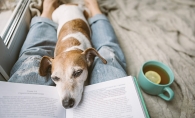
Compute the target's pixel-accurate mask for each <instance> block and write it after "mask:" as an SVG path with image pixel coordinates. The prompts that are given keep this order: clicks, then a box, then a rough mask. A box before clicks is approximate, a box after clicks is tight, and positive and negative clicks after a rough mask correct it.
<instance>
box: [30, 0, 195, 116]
mask: <svg viewBox="0 0 195 118" xmlns="http://www.w3.org/2000/svg"><path fill="white" fill-rule="evenodd" d="M62 2H64V1H62ZM66 2H77V3H78V2H82V1H81V0H79V1H78V0H69V1H67V0H66ZM98 2H99V5H100V8H101V10H102V11H103V12H104V13H105V15H106V16H107V17H108V18H109V20H110V22H111V24H112V26H113V27H114V30H115V32H116V34H117V37H118V40H119V43H120V46H121V48H122V50H123V52H124V54H125V58H126V62H127V73H128V75H132V76H135V77H137V75H138V73H139V71H140V68H141V66H142V64H143V63H144V62H146V61H149V60H157V61H160V62H163V63H165V64H166V65H168V66H169V67H170V68H171V69H172V71H173V72H174V76H175V81H174V82H173V84H172V85H171V88H172V89H173V91H174V93H175V96H174V98H173V100H172V101H169V102H167V101H164V100H162V99H161V98H159V97H157V96H151V95H148V94H146V93H144V92H142V94H143V97H144V100H145V103H146V106H147V109H148V112H149V114H150V116H151V117H152V118H195V1H194V0H99V1H98ZM41 4H42V2H41V1H40V0H31V3H30V6H29V7H30V11H31V15H32V16H35V15H40V11H41Z"/></svg>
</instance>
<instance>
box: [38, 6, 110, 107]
mask: <svg viewBox="0 0 195 118" xmlns="http://www.w3.org/2000/svg"><path fill="white" fill-rule="evenodd" d="M87 16H88V12H87V10H86V9H85V8H84V7H82V6H80V5H76V4H63V5H60V6H59V7H58V8H56V10H55V11H54V12H53V14H52V19H53V21H54V22H56V23H58V29H57V38H58V41H57V44H56V47H55V51H54V58H51V57H48V56H43V57H42V59H41V62H40V67H39V74H40V75H41V76H46V75H47V74H48V73H49V72H50V73H51V78H52V80H53V81H54V83H55V84H56V88H57V91H58V93H59V96H60V99H61V100H62V105H63V107H64V108H66V109H68V108H75V107H76V106H78V104H79V102H80V101H81V98H82V93H83V88H84V83H85V81H86V79H87V77H88V68H89V67H90V66H91V64H92V63H93V60H94V58H95V56H97V57H99V58H100V59H101V60H102V62H103V63H104V64H106V63H107V62H106V60H105V59H104V58H103V57H101V56H100V55H99V53H98V52H97V51H96V50H95V49H94V48H92V44H91V41H90V35H91V30H90V27H89V25H88V23H87V20H86V19H87Z"/></svg>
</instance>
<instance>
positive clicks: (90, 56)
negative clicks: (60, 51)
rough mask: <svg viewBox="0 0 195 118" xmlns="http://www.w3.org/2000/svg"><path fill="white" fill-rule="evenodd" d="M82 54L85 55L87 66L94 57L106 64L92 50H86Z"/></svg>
mask: <svg viewBox="0 0 195 118" xmlns="http://www.w3.org/2000/svg"><path fill="white" fill-rule="evenodd" d="M82 54H84V55H85V58H86V60H87V64H88V66H90V65H91V64H92V63H93V60H94V58H95V56H98V57H99V58H100V59H101V60H102V62H103V63H104V64H106V63H107V61H106V60H105V59H104V58H103V57H102V56H100V54H99V53H98V52H97V51H96V50H95V49H94V48H88V49H86V50H85V51H84V52H83V53H82Z"/></svg>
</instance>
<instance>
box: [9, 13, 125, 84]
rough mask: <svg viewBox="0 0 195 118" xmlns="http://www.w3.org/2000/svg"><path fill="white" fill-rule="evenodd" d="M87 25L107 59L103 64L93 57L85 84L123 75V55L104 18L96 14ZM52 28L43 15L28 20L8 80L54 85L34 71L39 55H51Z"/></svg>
mask: <svg viewBox="0 0 195 118" xmlns="http://www.w3.org/2000/svg"><path fill="white" fill-rule="evenodd" d="M89 24H90V26H91V29H92V39H91V40H92V44H93V47H94V48H95V49H96V50H97V51H98V52H99V54H100V55H101V56H102V57H103V58H105V59H106V60H107V62H108V63H107V64H103V63H102V61H101V60H100V59H99V58H95V60H94V63H93V65H92V66H91V67H90V74H89V84H94V83H98V82H103V81H107V80H112V79H116V78H120V77H124V76H127V74H126V70H125V68H126V62H125V58H124V54H123V52H122V50H121V48H120V47H119V44H118V42H117V37H116V35H115V33H114V30H113V28H112V26H111V25H110V23H109V21H108V19H107V18H106V17H105V16H104V15H102V14H99V15H96V16H94V17H92V18H90V19H89ZM56 30H57V24H55V23H54V22H53V21H51V20H49V19H47V18H43V17H34V18H33V19H32V21H31V25H30V30H29V33H28V35H27V38H26V40H25V42H24V44H23V46H22V48H21V51H20V55H19V59H18V61H17V62H16V63H15V65H14V66H13V68H12V71H11V75H10V76H11V78H10V79H9V82H17V83H27V84H41V85H55V84H54V83H53V81H52V80H51V77H50V75H49V74H48V75H47V76H46V77H42V76H40V75H39V74H38V69H39V64H40V60H41V58H42V56H44V55H46V56H50V57H53V53H54V49H55V44H56V41H57V31H56Z"/></svg>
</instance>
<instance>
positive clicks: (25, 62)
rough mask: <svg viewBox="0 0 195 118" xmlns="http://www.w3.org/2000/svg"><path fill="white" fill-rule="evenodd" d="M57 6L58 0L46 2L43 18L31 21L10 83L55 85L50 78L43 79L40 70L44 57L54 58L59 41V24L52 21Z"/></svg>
mask: <svg viewBox="0 0 195 118" xmlns="http://www.w3.org/2000/svg"><path fill="white" fill-rule="evenodd" d="M57 6H58V0H44V2H43V12H42V14H41V17H34V18H33V19H32V20H31V25H30V30H29V32H28V35H27V37H26V40H25V42H24V44H23V46H22V48H21V51H20V55H19V59H18V61H17V62H16V63H15V65H14V66H13V68H12V71H11V73H10V76H11V78H10V79H9V82H19V83H28V84H45V85H54V83H53V81H52V80H51V79H50V76H49V75H48V76H47V77H41V76H40V75H39V74H38V69H39V63H40V60H41V58H42V56H44V55H47V56H51V57H53V53H54V48H55V44H56V41H57V31H56V28H57V24H55V23H54V22H53V21H52V20H51V15H52V13H53V11H54V10H55V8H56V7H57Z"/></svg>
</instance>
